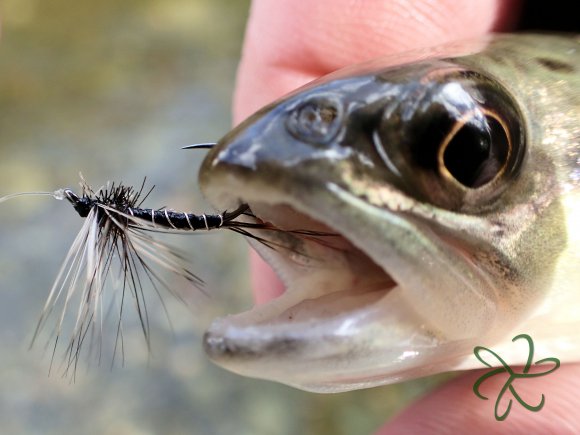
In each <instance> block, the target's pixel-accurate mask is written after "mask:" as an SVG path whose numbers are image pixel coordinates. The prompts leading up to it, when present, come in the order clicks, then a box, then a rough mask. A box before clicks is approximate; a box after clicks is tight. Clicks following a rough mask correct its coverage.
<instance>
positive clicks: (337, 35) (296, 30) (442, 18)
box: [234, 0, 580, 434]
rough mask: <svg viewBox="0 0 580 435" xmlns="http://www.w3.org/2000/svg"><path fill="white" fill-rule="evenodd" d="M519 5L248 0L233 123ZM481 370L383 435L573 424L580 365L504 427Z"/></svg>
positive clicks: (497, 383) (512, 17) (271, 292)
mask: <svg viewBox="0 0 580 435" xmlns="http://www.w3.org/2000/svg"><path fill="white" fill-rule="evenodd" d="M519 6H520V2H519V1H517V0H482V1H478V2H458V1H449V0H416V1H412V0H393V1H386V0H367V1H361V0H359V1H356V0H317V1H315V2H305V1H295V0H279V1H275V2H274V1H271V0H254V2H253V5H252V10H251V16H250V19H249V23H248V28H247V33H246V40H245V44H244V51H243V57H242V61H241V64H240V68H239V71H238V82H237V90H236V95H235V103H234V120H235V122H236V123H239V122H240V121H242V120H243V119H244V118H246V117H247V116H249V115H250V114H252V113H253V112H254V111H256V110H257V109H259V108H260V107H262V106H264V105H265V104H267V103H269V102H271V101H272V100H274V99H276V98H278V97H281V96H282V95H284V94H286V93H287V92H289V91H291V90H293V89H295V88H297V87H299V86H301V85H303V84H305V83H307V82H309V81H311V80H313V79H315V78H316V77H319V76H321V75H324V74H326V73H329V72H331V71H334V70H336V69H339V68H341V67H343V66H346V65H349V64H353V63H358V62H361V61H364V60H367V59H372V58H375V57H379V56H384V55H388V54H391V53H397V52H403V51H407V50H412V49H415V48H420V47H424V46H433V45H437V44H442V43H445V42H448V41H452V40H459V39H465V38H470V37H476V36H478V35H482V34H485V33H489V32H492V31H508V30H510V29H511V28H512V27H513V26H514V25H515V23H516V21H517V15H518V12H519ZM251 261H252V277H253V287H254V292H255V299H256V301H257V302H258V303H262V302H265V301H268V300H270V299H272V298H274V297H275V296H277V295H279V294H280V293H281V292H282V291H283V285H282V284H281V282H280V281H279V280H278V278H277V277H276V275H275V273H274V272H273V271H272V270H271V268H270V267H269V266H268V265H267V264H266V263H264V262H263V261H262V260H261V259H260V258H259V257H258V256H257V255H256V254H252V259H251ZM481 374H482V372H481V371H472V372H468V373H466V374H464V375H462V376H460V377H458V378H456V379H454V380H452V381H451V382H449V383H448V384H446V385H444V386H443V387H441V388H440V389H438V390H437V391H435V392H433V393H431V394H429V395H427V396H426V397H424V398H423V399H421V400H420V401H419V402H417V403H415V404H414V405H412V406H411V407H410V408H408V409H407V410H405V411H404V412H403V413H402V414H400V415H399V416H398V417H397V418H395V420H394V421H392V422H391V423H390V424H388V425H386V426H385V427H384V428H383V429H382V430H381V432H380V433H382V434H387V433H424V432H429V433H434V432H435V433H463V432H466V431H467V430H469V431H470V432H472V433H473V432H475V433H480V432H484V431H486V432H487V431H494V432H495V431H499V430H501V431H502V433H523V432H532V433H536V432H541V433H551V432H557V433H564V431H566V430H569V431H572V429H573V428H574V427H580V416H579V414H578V413H577V412H576V411H575V410H574V409H572V408H573V407H574V405H573V401H572V400H570V399H571V398H572V397H574V396H573V395H572V392H573V391H575V388H577V387H578V386H579V385H578V384H580V366H578V365H569V366H565V367H564V366H563V367H561V368H560V369H559V370H558V371H557V372H556V373H554V374H553V375H550V376H548V377H543V378H536V379H533V380H529V381H530V382H525V383H522V385H521V387H519V386H518V393H520V394H521V395H522V397H524V398H525V397H530V400H531V402H534V401H535V399H532V398H534V397H536V396H537V395H538V394H540V393H544V394H545V396H546V398H547V399H546V405H545V407H544V409H542V411H541V412H539V413H535V414H532V413H530V412H529V411H527V410H525V409H523V408H521V409H518V406H514V409H513V410H512V412H511V414H510V416H509V418H508V419H507V420H506V421H504V422H502V423H499V422H497V421H495V419H494V418H493V411H490V407H491V405H489V402H486V403H484V402H482V401H481V400H480V399H478V398H477V397H476V396H475V395H474V394H473V391H472V386H473V384H474V382H475V381H476V380H477V378H478V377H479V376H481ZM496 378H497V377H496ZM527 381H528V380H527ZM501 382H504V380H503V381H502V380H501V379H499V378H498V379H490V380H489V381H488V382H486V391H487V388H489V391H499V390H500V389H501V387H502V386H503V384H501ZM490 402H492V401H490Z"/></svg>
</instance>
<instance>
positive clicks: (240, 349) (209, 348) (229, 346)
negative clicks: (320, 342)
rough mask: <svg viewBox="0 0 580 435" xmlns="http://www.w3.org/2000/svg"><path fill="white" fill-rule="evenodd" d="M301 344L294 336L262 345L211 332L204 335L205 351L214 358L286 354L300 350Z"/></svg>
mask: <svg viewBox="0 0 580 435" xmlns="http://www.w3.org/2000/svg"><path fill="white" fill-rule="evenodd" d="M301 346H302V343H301V341H300V340H298V339H293V338H285V339H280V340H276V341H272V342H270V343H268V344H266V345H265V346H262V345H256V344H254V343H249V344H240V343H237V342H235V341H232V340H230V339H229V338H227V337H223V336H215V335H214V334H212V333H211V332H206V333H205V334H204V337H203V347H204V349H205V351H206V352H207V354H208V355H210V356H211V357H214V358H231V357H235V358H241V357H244V358H256V357H260V356H261V355H264V354H278V355H284V354H288V353H293V352H296V351H298V350H299V349H300V347H301Z"/></svg>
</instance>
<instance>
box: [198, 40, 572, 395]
mask: <svg viewBox="0 0 580 435" xmlns="http://www.w3.org/2000/svg"><path fill="white" fill-rule="evenodd" d="M199 183H200V188H201V190H202V192H203V193H204V195H205V196H206V198H207V199H208V200H209V201H210V202H211V203H212V205H213V206H214V207H216V208H217V209H223V210H225V209H228V210H231V209H235V208H236V207H238V206H239V205H240V204H248V205H249V207H250V209H251V211H252V213H253V216H255V217H256V219H259V220H260V221H262V222H269V223H270V224H271V225H273V226H275V227H277V228H279V229H283V230H291V229H293V228H306V229H310V230H313V231H319V232H321V233H328V234H334V236H333V237H328V238H325V242H324V243H320V241H317V240H311V239H308V238H304V237H301V236H300V235H297V234H292V233H291V232H286V231H275V232H272V231H270V232H267V233H263V234H260V237H263V238H264V239H265V240H269V241H271V242H273V244H275V245H276V246H285V247H288V249H272V248H271V247H268V246H264V244H262V243H258V242H256V240H249V242H250V244H251V245H252V246H253V247H254V248H255V249H256V250H257V251H258V253H259V254H260V255H261V256H262V257H263V258H264V259H265V260H266V261H267V262H268V263H269V264H270V265H271V266H272V268H273V269H274V270H275V271H276V273H277V274H278V275H279V277H280V278H281V280H282V281H283V283H284V285H285V287H286V289H285V292H284V293H283V294H282V295H281V296H279V297H277V298H275V299H273V300H271V301H269V302H267V303H265V304H261V305H257V306H255V307H253V308H252V309H250V310H248V311H246V312H243V313H239V314H233V315H228V316H225V317H223V318H219V319H216V320H214V321H213V322H212V323H211V325H210V326H209V327H208V329H207V331H206V333H205V336H204V348H205V351H206V353H207V354H208V356H209V357H210V359H211V360H213V361H214V362H215V363H217V364H218V365H220V366H222V367H224V368H226V369H228V370H230V371H232V372H235V373H238V374H241V375H244V376H250V377H255V378H261V379H268V380H272V381H276V382H280V383H284V384H287V385H290V386H293V387H296V388H299V389H303V390H307V391H313V392H322V393H333V392H342V391H348V390H354V389H360V388H369V387H374V386H379V385H385V384H390V383H395V382H400V381H404V380H409V379H414V378H418V377H423V376H427V375H432V374H436V373H440V372H451V371H458V370H466V369H472V368H484V366H483V365H482V364H481V362H480V361H478V360H477V358H476V357H475V355H474V347H476V346H488V347H490V348H493V349H494V351H495V352H496V353H497V354H498V355H501V356H502V358H503V359H504V360H505V362H506V363H507V364H510V365H516V364H525V363H526V361H527V359H528V352H527V351H525V350H524V349H523V348H521V347H518V346H517V345H516V344H515V343H513V342H512V337H513V336H514V335H515V334H519V333H525V334H529V335H530V336H531V337H532V338H533V339H534V342H535V352H536V355H538V358H540V357H542V356H555V357H558V358H559V359H560V360H561V361H562V362H570V361H578V360H580V340H578V331H579V330H580V224H579V223H580V37H579V36H577V35H553V34H526V33H522V34H494V35H488V36H485V37H481V38H477V39H474V40H468V41H460V42H453V43H450V44H446V45H443V46H439V47H434V48H428V49H423V50H419V51H414V52H410V53H403V54H400V55H396V56H390V57H385V58H381V59H376V60H372V61H369V62H365V63H363V64H360V65H354V66H350V67H346V68H345V69H342V70H339V71H337V72H334V73H331V74H330V75H327V76H324V77H322V78H319V79H317V80H315V81H313V82H311V83H309V84H307V85H305V86H304V87H302V88H300V89H298V90H296V91H294V92H291V93H290V94H288V95H287V96H285V97H283V98H282V99H280V100H278V101H275V102H273V103H272V104H269V105H268V106H266V107H264V108H262V109H260V110H259V111H258V112H256V113H255V114H254V115H252V116H250V117H249V118H248V119H247V120H245V121H244V122H242V123H241V124H240V125H238V126H237V127H235V128H233V130H231V131H230V132H229V133H227V134H226V135H225V136H224V137H223V138H222V139H221V140H219V141H218V143H217V145H216V146H215V147H212V149H211V150H210V151H209V153H208V155H207V156H206V158H205V160H204V162H203V164H202V167H201V170H200V173H199ZM494 364H498V362H495V363H494Z"/></svg>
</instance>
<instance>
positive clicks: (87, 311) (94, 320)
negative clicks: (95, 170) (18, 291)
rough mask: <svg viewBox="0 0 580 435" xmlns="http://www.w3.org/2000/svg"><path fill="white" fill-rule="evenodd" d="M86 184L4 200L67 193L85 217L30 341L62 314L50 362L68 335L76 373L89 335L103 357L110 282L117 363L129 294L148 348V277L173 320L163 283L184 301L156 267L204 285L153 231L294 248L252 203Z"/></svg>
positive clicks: (69, 368) (67, 364)
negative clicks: (200, 202)
mask: <svg viewBox="0 0 580 435" xmlns="http://www.w3.org/2000/svg"><path fill="white" fill-rule="evenodd" d="M208 145H209V144H201V145H198V146H190V147H189V148H194V147H195V148H206V147H208ZM80 185H81V194H80V195H77V194H76V193H74V192H73V191H72V190H71V189H68V188H65V189H59V190H56V191H54V192H25V193H18V194H13V195H8V196H5V197H2V198H0V202H3V201H6V200H8V199H11V198H14V197H17V196H22V195H49V196H52V197H54V198H55V199H58V200H67V201H68V202H69V203H70V204H71V205H72V206H73V208H74V209H75V210H76V212H77V213H78V214H79V215H80V216H81V217H83V218H85V222H84V224H83V226H82V228H81V229H80V231H79V233H78V235H77V236H76V238H75V239H74V241H73V243H72V246H71V247H70V249H69V251H68V253H67V255H66V257H65V260H64V262H63V264H62V266H61V268H60V270H59V272H58V275H57V277H56V279H55V281H54V284H53V286H52V288H51V290H50V293H49V295H48V298H47V300H46V303H45V305H44V307H43V309H42V313H41V315H40V319H39V321H38V324H37V326H36V329H35V331H34V335H33V338H32V342H31V345H32V344H34V342H35V341H36V340H37V338H38V336H39V334H40V332H41V331H42V330H43V329H44V328H45V327H46V326H47V323H48V319H50V318H53V317H56V319H55V321H54V326H53V331H52V334H51V336H54V337H55V339H54V343H53V345H52V357H51V363H50V367H51V368H52V366H53V362H54V357H55V354H56V352H57V349H58V345H59V342H63V341H64V343H65V344H64V346H65V355H64V361H63V366H64V371H63V375H65V376H66V375H67V374H69V373H70V372H72V374H73V376H74V374H75V373H76V368H77V366H78V362H79V359H80V356H81V350H82V349H83V348H84V346H83V344H85V343H86V342H89V351H88V353H87V356H89V355H91V354H92V353H93V352H96V353H97V357H98V360H99V362H100V360H101V354H102V337H103V331H104V329H105V328H104V322H103V320H104V318H105V317H106V315H107V313H108V311H109V309H111V306H112V305H113V303H112V302H111V306H109V307H103V305H104V304H103V302H102V301H103V296H104V294H105V291H106V289H107V285H106V284H107V282H108V281H113V284H114V287H115V295H114V296H116V297H117V300H116V301H115V302H116V303H117V305H118V317H117V323H116V326H115V329H116V338H115V344H114V348H113V362H114V361H115V356H116V355H117V353H120V355H121V359H122V360H124V352H125V351H124V346H123V322H122V318H123V310H124V307H125V304H126V303H128V300H131V301H132V303H133V305H134V306H135V310H136V312H137V315H138V318H139V322H140V327H141V329H142V332H143V335H144V338H145V341H146V344H147V348H148V350H150V344H151V343H150V322H149V316H148V313H147V303H146V298H145V291H144V284H145V282H146V281H148V282H149V284H150V285H151V286H152V287H153V289H154V291H155V293H156V294H157V296H158V297H159V300H160V301H161V305H162V307H163V309H164V311H165V314H166V316H167V318H168V319H169V315H168V313H167V310H166V308H165V304H164V303H163V299H162V288H163V289H164V290H165V291H168V292H169V293H170V294H171V295H173V296H174V297H176V298H178V299H180V300H182V301H183V299H182V297H181V296H180V295H179V293H178V292H176V291H175V290H173V289H172V287H171V286H170V285H169V284H168V283H167V282H166V281H165V280H164V279H163V278H162V276H161V275H160V274H159V273H158V272H157V270H158V269H166V270H169V271H170V272H172V273H174V274H176V275H178V276H179V277H181V278H183V279H184V280H185V281H187V282H188V283H189V284H191V285H193V286H194V287H196V288H198V289H200V290H201V291H204V290H203V281H202V279H201V278H200V277H198V276H197V275H195V274H193V273H192V272H191V271H190V270H189V268H188V264H187V263H188V262H187V260H186V258H185V256H184V255H183V254H181V253H180V252H179V251H177V250H176V249H175V248H173V247H171V246H169V245H166V244H164V243H162V242H160V241H158V240H156V239H155V238H154V237H153V235H154V233H159V232H162V233H174V234H175V233H180V234H184V233H186V232H192V231H198V230H204V231H209V230H213V229H220V228H225V229H229V230H231V231H234V232H236V233H238V234H241V235H244V236H246V237H250V238H252V239H254V240H257V241H258V242H260V243H263V244H265V245H267V246H269V247H270V248H274V249H276V248H286V249H292V248H289V247H284V246H279V245H274V244H272V242H271V241H267V240H265V239H263V238H261V237H259V236H258V235H255V234H252V233H251V231H252V230H258V229H259V230H275V231H282V230H280V229H277V228H275V227H273V226H272V225H271V224H269V223H265V222H261V221H260V220H258V219H256V218H255V216H254V215H253V214H252V212H251V210H250V208H249V206H248V205H246V204H241V205H240V206H239V207H238V208H237V209H235V210H233V211H224V212H223V213H221V214H193V213H186V212H177V211H174V210H171V209H167V208H160V209H151V208H142V205H143V202H144V201H145V199H146V198H147V197H148V196H149V194H150V193H151V191H152V190H153V187H151V188H149V189H146V188H145V180H144V181H143V183H142V184H141V187H140V188H139V189H135V188H133V187H131V186H126V185H123V184H116V183H108V184H107V185H106V186H104V187H101V188H100V189H98V190H96V191H95V190H93V189H92V188H91V187H90V186H89V185H88V184H87V182H86V181H85V180H84V179H83V178H82V175H81V182H80ZM242 217H246V219H245V220H240V219H241V218H242ZM248 218H249V219H248ZM248 220H252V221H251V222H249V221H248ZM289 232H292V233H295V234H299V235H302V236H304V237H306V238H317V236H323V235H327V234H326V233H321V232H315V231H308V230H296V231H289ZM115 267H118V268H119V269H118V270H117V269H115ZM73 297H75V298H78V299H79V300H80V303H79V305H78V307H77V308H76V310H73V309H72V308H71V305H72V302H73ZM113 299H115V298H113ZM58 306H61V309H60V312H57V313H54V312H55V311H58V310H57V307H58ZM71 311H73V314H74V317H72V318H73V322H74V323H73V327H72V329H71V330H70V332H69V333H66V332H65V329H66V328H65V320H66V319H67V316H70V314H69V313H70V312H71ZM51 315H52V316H51ZM95 338H97V339H96V340H95Z"/></svg>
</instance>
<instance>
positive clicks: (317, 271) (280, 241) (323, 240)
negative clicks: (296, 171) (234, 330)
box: [238, 202, 397, 324]
mask: <svg viewBox="0 0 580 435" xmlns="http://www.w3.org/2000/svg"><path fill="white" fill-rule="evenodd" d="M249 205H250V209H251V211H252V213H253V214H254V216H255V217H256V218H257V219H258V220H259V221H262V222H265V223H268V224H270V225H272V226H273V227H274V228H275V230H273V231H272V230H262V231H259V237H262V238H264V239H266V240H268V241H270V242H272V245H273V248H272V247H268V246H265V245H264V244H262V243H260V242H257V241H255V240H254V241H253V242H252V243H251V244H252V246H253V247H254V248H256V250H257V251H258V253H259V254H260V255H261V256H262V258H264V260H265V261H266V262H268V263H269V264H270V265H271V266H272V268H273V269H274V271H275V272H277V274H278V275H279V277H280V278H281V280H282V282H283V283H284V286H285V288H286V290H285V292H284V293H283V294H282V295H280V296H278V297H277V298H275V300H273V301H272V300H271V301H268V302H266V303H265V304H264V306H258V307H255V308H254V309H253V310H251V311H250V312H248V315H249V318H248V319H247V320H249V321H252V320H253V321H252V323H253V324H256V323H268V324H272V323H285V324H286V323H288V322H293V323H299V322H300V321H305V322H308V321H311V320H313V319H316V320H320V319H323V318H335V317H337V316H340V315H348V314H349V313H352V312H353V311H355V310H359V309H364V308H365V307H368V306H369V305H372V304H374V303H375V302H377V301H379V300H380V299H382V298H383V297H384V296H386V294H387V293H388V292H390V291H392V290H393V289H395V288H396V287H397V283H396V282H395V280H394V279H393V278H392V277H391V276H390V275H389V274H388V273H387V272H386V271H385V270H384V269H383V268H381V267H380V266H378V265H377V264H376V263H375V262H374V261H373V260H372V259H371V258H370V257H369V256H368V255H367V254H365V253H364V252H363V251H362V250H361V249H359V248H357V247H356V246H355V245H354V244H353V243H352V242H351V241H350V240H348V239H347V238H346V237H345V236H343V235H342V234H340V233H339V232H337V231H336V230H335V229H333V228H332V227H331V226H329V225H328V224H326V223H324V222H321V221H319V220H317V219H314V218H312V217H310V216H308V215H306V214H304V213H301V212H299V211H297V210H296V209H295V208H294V207H292V206H290V205H286V204H267V203H260V202H254V203H250V204H249ZM302 231H307V232H308V233H309V234H308V235H304V234H302V233H301V232H302ZM311 234H315V235H311ZM287 293H292V294H291V295H288V294H287ZM282 299H286V300H285V301H282ZM272 302H273V303H272ZM270 305H272V307H270ZM254 311H259V312H260V315H259V316H257V317H256V318H253V317H254V316H252V314H251V313H252V312H254ZM245 314H246V313H242V314H241V315H238V316H244V315H245ZM258 319H259V321H258V322H256V320H258ZM239 320H242V319H241V318H240V319H239Z"/></svg>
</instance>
